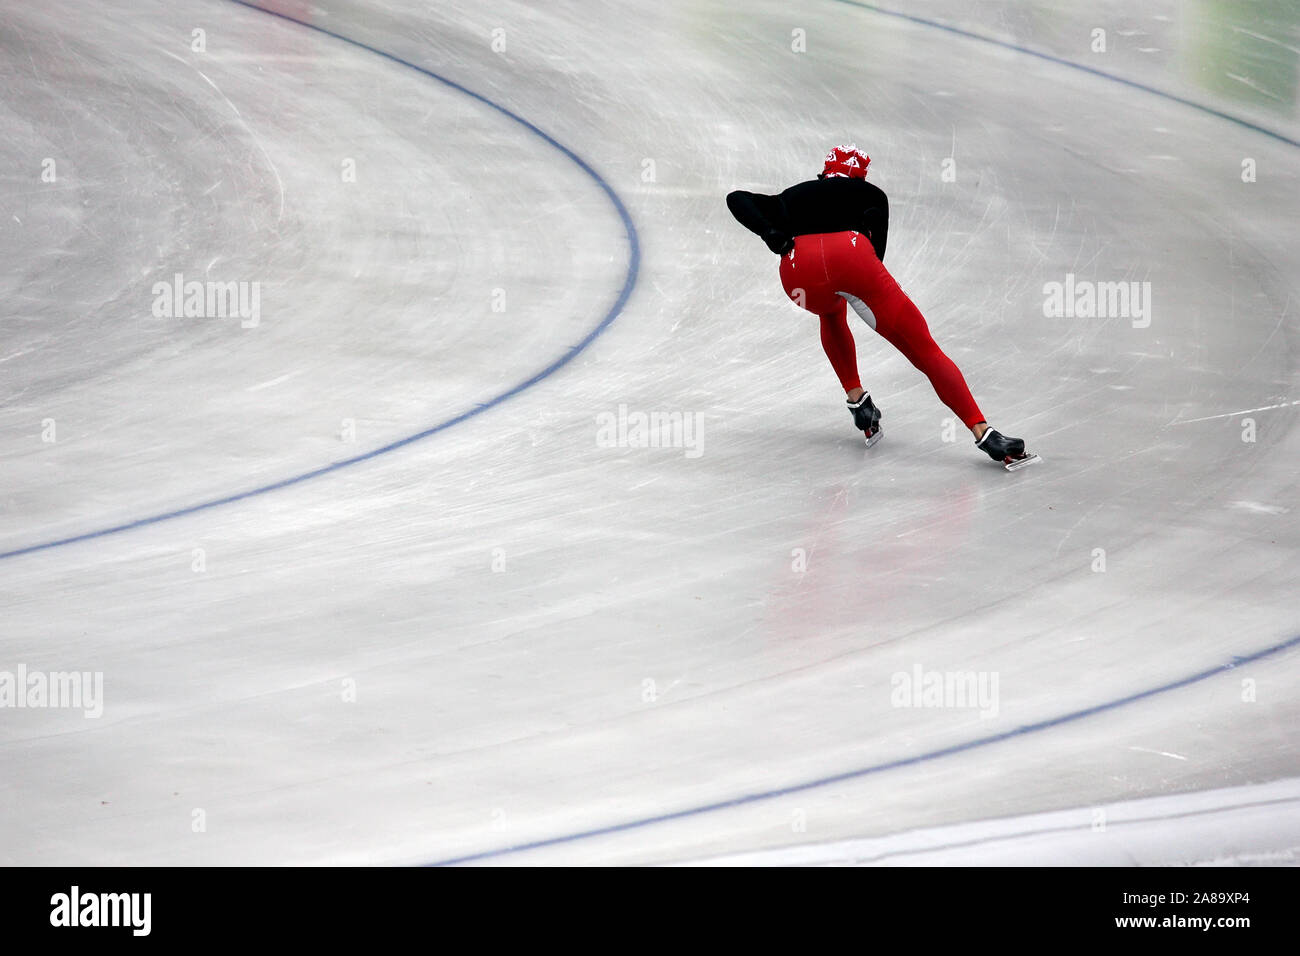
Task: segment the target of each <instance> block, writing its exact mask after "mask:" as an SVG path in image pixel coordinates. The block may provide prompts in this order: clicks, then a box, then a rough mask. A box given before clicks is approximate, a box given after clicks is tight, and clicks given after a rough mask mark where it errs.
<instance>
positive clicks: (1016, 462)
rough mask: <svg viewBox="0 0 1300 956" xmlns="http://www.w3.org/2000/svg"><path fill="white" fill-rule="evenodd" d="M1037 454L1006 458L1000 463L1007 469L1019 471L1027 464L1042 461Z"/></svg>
mask: <svg viewBox="0 0 1300 956" xmlns="http://www.w3.org/2000/svg"><path fill="white" fill-rule="evenodd" d="M1042 460H1043V459H1041V458H1039V457H1038V456H1037V455H1033V454H1030V455H1025V456H1024V457H1023V458H1008V459H1007V460H1006V461H1004V462H1003V463H1002V467H1003V468H1005V469H1006V470H1007V471H1019V470H1020V469H1021V468H1024V467H1025V466H1027V465H1032V464H1035V463H1037V462H1040V461H1042Z"/></svg>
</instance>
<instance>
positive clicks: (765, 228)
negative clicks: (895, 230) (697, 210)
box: [727, 176, 889, 261]
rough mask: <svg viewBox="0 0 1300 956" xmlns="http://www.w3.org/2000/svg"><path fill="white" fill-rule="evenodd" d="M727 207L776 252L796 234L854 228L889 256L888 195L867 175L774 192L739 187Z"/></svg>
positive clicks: (811, 182)
mask: <svg viewBox="0 0 1300 956" xmlns="http://www.w3.org/2000/svg"><path fill="white" fill-rule="evenodd" d="M727 208H728V209H730V210H731V214H732V215H733V216H735V217H736V219H737V220H739V221H740V224H741V225H742V226H744V227H745V228H746V229H748V230H749V231H750V232H753V233H754V234H756V235H757V236H759V237H760V238H761V239H762V240H763V241H764V242H766V243H767V245H768V248H769V249H771V250H772V251H773V252H776V253H782V252H785V251H787V250H788V249H789V248H790V246H791V244H792V243H793V241H794V237H795V236H806V235H809V234H812V233H818V232H847V231H849V230H852V231H854V232H860V233H862V235H864V236H866V237H867V238H868V239H870V240H871V246H872V248H873V249H875V250H876V256H877V257H879V258H880V259H881V260H882V261H883V260H884V258H885V236H886V233H887V232H888V231H889V200H888V199H887V198H886V197H885V193H884V191H883V190H881V189H880V188H879V187H878V186H876V185H874V184H873V183H869V182H867V181H866V180H865V179H849V178H846V177H842V176H835V177H831V178H829V179H811V180H809V181H808V182H806V183H797V184H796V185H794V186H791V187H790V188H789V189H787V190H785V191H783V192H781V193H779V194H778V195H775V196H769V195H766V194H764V193H749V192H744V191H743V190H739V189H738V190H736V191H735V192H733V193H729V194H728V195H727Z"/></svg>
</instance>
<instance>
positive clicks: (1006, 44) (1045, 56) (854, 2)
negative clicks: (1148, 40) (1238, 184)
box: [835, 0, 1300, 148]
mask: <svg viewBox="0 0 1300 956" xmlns="http://www.w3.org/2000/svg"><path fill="white" fill-rule="evenodd" d="M835 2H836V3H842V4H844V5H845V6H849V7H857V8H858V9H859V10H870V11H871V12H872V13H879V14H880V15H882V16H886V17H895V18H896V19H899V20H907V21H909V22H911V23H915V24H918V25H920V26H923V27H931V28H933V29H935V30H942V31H944V32H945V33H951V34H953V35H954V36H959V37H965V38H966V39H968V40H979V41H980V42H981V43H991V44H992V45H993V46H999V47H1002V49H1004V50H1014V51H1015V52H1016V53H1023V54H1025V55H1026V56H1032V57H1036V58H1037V59H1040V60H1046V61H1047V62H1048V63H1055V64H1057V65H1059V66H1068V67H1069V68H1070V69H1072V70H1079V71H1080V72H1083V73H1091V74H1092V75H1093V76H1097V77H1101V78H1102V79H1103V80H1110V81H1111V82H1113V83H1119V84H1121V85H1123V86H1127V87H1130V88H1131V89H1135V90H1142V91H1143V92H1144V93H1151V94H1153V95H1154V96H1159V97H1162V98H1163V99H1166V100H1171V101H1172V102H1174V103H1181V104H1182V105H1183V106H1190V107H1191V108H1192V109H1195V110H1200V111H1201V112H1202V113H1208V114H1209V115H1210V116H1215V117H1218V118H1219V119H1222V120H1227V121H1228V122H1229V123H1235V124H1236V125H1238V126H1242V127H1245V128H1246V129H1249V130H1254V131H1255V132H1256V133H1263V134H1264V135H1265V136H1267V137H1269V138H1270V139H1275V140H1277V141H1278V142H1279V143H1286V144H1287V145H1288V146H1295V147H1297V148H1300V142H1297V141H1296V140H1294V139H1291V138H1290V137H1289V136H1283V135H1282V134H1281V133H1279V132H1277V131H1276V130H1271V129H1269V128H1268V127H1266V126H1259V125H1257V124H1255V123H1252V122H1250V120H1244V119H1242V118H1241V117H1239V116H1233V115H1232V114H1231V113H1224V112H1223V111H1222V110H1217V109H1215V108H1214V107H1212V106H1206V105H1205V104H1204V103H1198V102H1196V100H1189V99H1187V98H1186V97H1183V96H1179V95H1178V94H1176V93H1170V92H1168V91H1167V90H1162V89H1160V88H1159V87H1155V86H1148V85H1147V84H1146V83H1139V82H1138V81H1137V80H1129V79H1126V78H1124V77H1122V76H1117V75H1115V74H1114V73H1107V72H1106V71H1105V70H1098V69H1097V68H1095V67H1091V66H1084V65H1083V64H1082V63H1075V62H1073V61H1071V60H1067V59H1065V58H1063V57H1059V56H1055V55H1054V54H1051V53H1044V52H1042V51H1041V50H1033V49H1030V48H1029V47H1027V46H1021V45H1020V44H1018V43H1011V42H1010V41H1007V40H999V39H997V38H996V37H990V36H985V35H984V34H982V33H975V32H973V31H971V30H963V29H962V28H961V27H955V26H952V25H951V24H947V23H943V22H941V21H939V20H930V19H927V18H926V17H918V16H916V15H914V14H911V13H903V12H901V11H899V10H889V9H886V8H885V7H878V6H876V5H875V4H872V3H863V2H862V0H835Z"/></svg>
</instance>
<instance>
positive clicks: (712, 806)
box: [427, 0, 1300, 866]
mask: <svg viewBox="0 0 1300 956" xmlns="http://www.w3.org/2000/svg"><path fill="white" fill-rule="evenodd" d="M835 2H837V3H843V4H846V5H848V6H851V7H858V8H859V9H863V10H869V11H872V12H874V13H879V14H882V15H884V16H890V17H896V18H898V19H900V20H909V21H911V22H912V23H916V24H919V25H921V26H926V27H932V28H934V29H936V30H943V31H944V32H946V33H951V34H955V35H956V36H961V37H966V38H967V39H971V40H979V41H981V42H984V43H991V44H993V45H994V46H999V47H1002V48H1004V49H1007V50H1014V51H1015V52H1017V53H1023V54H1026V55H1028V56H1033V57H1037V58H1038V59H1040V60H1046V61H1048V62H1051V63H1056V64H1059V65H1061V66H1067V67H1070V68H1071V69H1075V70H1082V71H1083V72H1084V73H1091V74H1092V75H1093V76H1097V77H1101V78H1102V79H1106V80H1111V81H1113V82H1115V83H1120V84H1122V85H1124V86H1128V87H1132V88H1133V89H1137V90H1142V91H1143V92H1146V93H1152V94H1154V95H1156V96H1160V97H1163V98H1164V99H1167V100H1172V101H1173V102H1175V103H1181V104H1183V105H1184V106H1190V107H1192V108H1193V109H1197V110H1200V111H1201V112H1203V113H1208V114H1210V115H1211V116H1217V117H1219V118H1220V119H1224V120H1228V121H1229V122H1231V123H1235V124H1237V125H1238V126H1242V127H1245V128H1246V129H1250V130H1254V131H1255V132H1257V133H1263V134H1264V135H1265V136H1268V137H1271V138H1272V139H1275V140H1278V141H1279V142H1282V143H1286V144H1288V145H1290V146H1296V147H1300V142H1296V141H1295V140H1293V139H1289V138H1288V137H1286V136H1283V135H1282V134H1281V133H1277V132H1275V131H1273V130H1271V129H1266V128H1265V127H1263V126H1257V125H1256V124H1254V123H1251V122H1249V121H1247V120H1243V119H1240V118H1239V117H1236V116H1232V115H1230V114H1228V113H1223V112H1220V111H1219V110H1216V109H1214V108H1212V107H1209V106H1205V105H1204V104H1202V103H1197V102H1195V101H1194V100H1189V99H1185V98H1183V97H1181V96H1177V95H1175V94H1173V93H1167V92H1165V91H1164V90H1160V89H1157V88H1156V87H1153V86H1147V85H1146V84H1145V83H1138V82H1136V81H1134V80H1128V79H1125V78H1124V77H1122V76H1115V75H1113V74H1110V73H1106V72H1103V71H1101V70H1097V69H1093V68H1092V67H1090V66H1082V65H1080V64H1078V63H1071V62H1070V61H1069V60H1065V59H1062V58H1060V57H1057V56H1053V55H1051V54H1050V53H1041V52H1039V51H1038V50H1031V49H1029V48H1028V47H1023V46H1018V45H1017V44H1014V43H1007V42H1005V41H1003V40H998V39H995V38H993V37H987V36H983V35H981V34H978V33H973V32H971V31H969V30H963V29H961V28H960V27H954V26H950V25H948V24H946V23H940V22H939V21H938V20H927V19H926V18H925V17H917V16H913V15H911V14H907V13H900V12H898V11H896V10H887V9H885V8H884V7H877V6H873V5H872V4H869V3H862V2H859V0H835ZM1298 644H1300V635H1297V636H1296V637H1293V638H1291V639H1290V640H1288V641H1284V642H1282V643H1281V644H1275V645H1273V646H1272V647H1268V648H1265V649H1264V650H1262V651H1259V652H1257V653H1254V654H1249V655H1247V656H1245V657H1234V658H1233V659H1232V660H1231V661H1229V662H1228V663H1226V664H1221V665H1219V666H1218V667H1214V668H1211V669H1210V670H1206V671H1201V672H1200V673H1199V674H1193V675H1191V676H1190V677H1185V678H1183V679H1182V680H1177V681H1174V682H1173V683H1172V684H1165V685H1163V686H1161V687H1156V688H1153V689H1151V690H1146V691H1142V692H1140V693H1137V694H1132V695H1130V696H1128V697H1124V698H1121V699H1120V700H1114V701H1110V702H1109V703H1104V704H1098V705H1096V706H1095V707H1089V708H1087V709H1085V710H1078V711H1074V712H1073V713H1069V714H1065V715H1063V716H1060V717H1053V718H1051V719H1049V720H1044V721H1040V722H1038V723H1036V724H1027V725H1025V726H1023V727H1017V728H1016V729H1014V730H1009V731H1006V732H1005V733H1001V734H996V735H994V736H991V737H981V738H978V739H976V740H972V741H968V742H967V743H962V744H954V745H953V746H951V747H945V748H943V749H941V750H934V751H929V752H927V753H923V754H917V755H916V756H913V757H905V758H901V759H899V760H892V761H890V762H888V763H882V764H874V765H872V766H870V767H863V768H861V769H859V770H850V771H847V772H845V773H840V774H836V775H834V776H830V777H822V778H820V779H817V780H811V781H808V782H805V783H798V784H792V785H790V786H788V787H781V788H779V789H775V790H764V791H761V792H758V793H752V794H747V795H745V796H742V797H736V798H734V799H732V800H723V801H719V802H717V803H708V804H704V805H702V806H697V807H689V808H687V809H685V810H678V811H675V812H673V813H664V814H660V815H658V816H653V817H644V818H642V819H639V820H630V821H628V822H626V823H619V824H614V825H612V826H607V827H599V828H597V829H593V830H584V831H582V832H580V833H571V834H567V835H565V836H558V837H552V838H550V839H546V840H535V841H533V842H531V843H521V844H518V845H516V846H509V847H503V848H501V849H497V850H487V851H484V852H482V853H474V854H470V855H468V856H459V857H453V858H450V859H446V860H439V861H437V862H435V863H430V864H427V865H428V866H450V865H454V864H457V863H473V862H477V861H480V860H489V859H493V858H494V857H501V856H506V855H508V854H513V853H522V852H524V851H525V850H536V849H540V848H542V847H549V846H560V845H563V844H565V843H573V842H575V841H577V840H585V839H589V838H591V837H599V836H608V835H610V834H614V833H625V832H627V831H628V830H637V829H640V828H641V827H648V826H652V825H654V824H657V823H666V822H668V821H670V820H681V819H683V818H686V817H693V816H698V815H700V814H704V813H712V812H713V811H715V810H725V809H728V808H730V807H738V806H744V805H745V804H750V803H758V802H759V801H762V800H772V799H775V798H777V797H783V796H787V795H789V794H792V793H801V792H803V791H805V790H812V789H815V788H817V787H824V786H827V785H829V784H834V783H839V782H841V781H844V780H853V779H856V778H859V777H866V776H869V775H871V774H876V773H882V772H884V771H886V770H894V769H897V768H899V767H909V766H913V765H915V764H919V763H925V762H927V761H930V760H938V759H940V758H941V757H948V756H951V755H953V754H958V753H964V752H966V751H969V750H974V749H976V748H978V747H987V746H989V745H991V744H995V743H1000V742H1001V741H1004V740H1009V739H1011V738H1013V737H1019V736H1023V735H1025V734H1031V733H1035V732H1037V731H1040V730H1047V729H1049V728H1052V727H1059V726H1061V725H1062V724H1067V723H1070V722H1072V721H1075V720H1082V719H1083V718H1085V717H1091V716H1093V715H1094V714H1100V713H1104V712H1106V711H1108V710H1114V709H1116V708H1118V707H1122V706H1124V705H1125V704H1131V703H1133V702H1134V701H1139V700H1143V699H1145V698H1148V697H1154V696H1155V695H1156V694H1163V693H1166V692H1168V691H1172V690H1177V689H1178V688H1180V687H1186V686H1188V685H1189V684H1195V683H1197V682H1198V681H1203V680H1207V679H1208V678H1210V677H1213V676H1215V675H1216V674H1221V673H1223V672H1224V671H1226V670H1231V669H1232V668H1234V667H1237V666H1239V665H1241V664H1247V663H1250V662H1252V661H1258V660H1262V659H1263V658H1266V657H1271V656H1272V655H1274V654H1278V653H1280V652H1282V651H1284V650H1287V649H1288V648H1292V647H1295V646H1296V645H1298Z"/></svg>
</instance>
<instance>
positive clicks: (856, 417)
mask: <svg viewBox="0 0 1300 956" xmlns="http://www.w3.org/2000/svg"><path fill="white" fill-rule="evenodd" d="M848 406H849V411H850V412H851V413H852V415H853V424H854V425H856V426H858V428H860V429H862V434H863V435H865V436H866V439H867V447H868V448H870V447H871V446H872V445H874V444H875V443H876V442H878V441H880V434H881V432H880V409H878V408H876V406H875V405H873V404H872V402H871V396H870V395H868V394H867V393H866V392H863V393H862V397H861V398H859V399H858V400H857V401H856V402H848Z"/></svg>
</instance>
